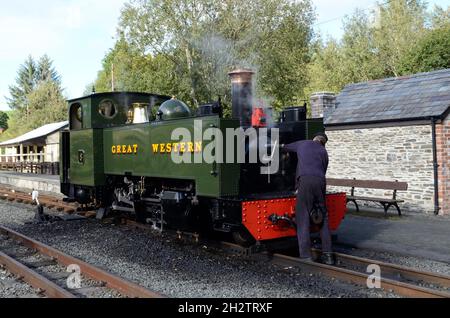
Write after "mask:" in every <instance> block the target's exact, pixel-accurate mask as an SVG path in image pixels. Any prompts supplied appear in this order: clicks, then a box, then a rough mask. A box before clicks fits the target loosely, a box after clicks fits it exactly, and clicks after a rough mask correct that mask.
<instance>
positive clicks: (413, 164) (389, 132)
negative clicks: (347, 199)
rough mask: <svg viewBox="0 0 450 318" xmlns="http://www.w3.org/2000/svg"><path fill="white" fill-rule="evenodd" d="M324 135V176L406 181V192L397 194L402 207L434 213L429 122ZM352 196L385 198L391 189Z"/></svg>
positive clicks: (359, 192) (349, 130)
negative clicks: (326, 166)
mask: <svg viewBox="0 0 450 318" xmlns="http://www.w3.org/2000/svg"><path fill="white" fill-rule="evenodd" d="M327 135H328V137H329V139H330V141H329V143H328V145H327V149H328V152H329V156H330V166H329V172H328V177H330V178H357V179H364V180H383V181H395V180H398V181H403V182H408V187H409V189H408V191H399V192H398V194H397V197H398V198H399V199H403V200H405V203H403V204H402V205H401V208H402V210H404V211H405V212H419V213H433V212H434V176H433V150H432V134H431V125H416V126H398V127H384V128H364V129H348V130H328V131H327ZM449 137H450V135H449ZM330 190H343V189H339V188H334V187H330ZM346 190H349V189H346ZM356 195H368V196H380V195H381V196H386V197H389V196H392V191H383V190H374V189H357V190H356ZM361 203H362V202H361ZM394 211H395V210H394Z"/></svg>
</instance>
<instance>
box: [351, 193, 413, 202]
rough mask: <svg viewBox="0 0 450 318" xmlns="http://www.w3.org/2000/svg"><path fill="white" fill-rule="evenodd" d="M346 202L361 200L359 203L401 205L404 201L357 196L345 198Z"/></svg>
mask: <svg viewBox="0 0 450 318" xmlns="http://www.w3.org/2000/svg"><path fill="white" fill-rule="evenodd" d="M347 200H361V201H376V202H387V203H395V202H397V203H402V202H405V201H404V200H394V199H388V198H371V197H358V196H351V195H350V196H347Z"/></svg>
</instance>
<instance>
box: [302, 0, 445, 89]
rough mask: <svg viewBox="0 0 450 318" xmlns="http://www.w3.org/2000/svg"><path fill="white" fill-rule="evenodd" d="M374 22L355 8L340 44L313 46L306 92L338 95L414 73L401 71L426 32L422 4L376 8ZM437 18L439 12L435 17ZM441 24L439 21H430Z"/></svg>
mask: <svg viewBox="0 0 450 318" xmlns="http://www.w3.org/2000/svg"><path fill="white" fill-rule="evenodd" d="M376 12H378V14H377V17H376V20H375V21H374V22H373V21H372V19H371V17H370V14H368V13H367V12H366V11H361V10H357V11H355V13H354V14H352V15H351V16H350V17H346V18H345V19H344V35H343V37H342V40H341V41H336V40H329V41H327V43H325V44H322V43H321V40H320V39H318V42H319V44H316V45H315V46H314V48H315V49H314V50H313V51H314V55H313V56H314V58H313V61H312V63H311V64H310V65H309V67H308V69H309V74H310V76H309V77H310V82H309V85H308V86H309V87H308V89H307V90H308V91H309V92H313V91H322V90H332V91H335V92H339V91H340V90H341V89H342V88H343V87H344V86H345V85H347V84H350V83H357V82H364V81H369V80H374V79H379V78H386V77H394V76H401V75H404V74H405V72H419V71H420V70H419V69H411V70H408V71H407V70H406V69H405V66H404V64H405V62H404V58H405V56H406V55H408V54H409V52H410V50H411V49H412V48H413V47H415V46H416V45H417V43H419V42H420V41H421V39H422V38H424V37H425V36H426V34H427V32H428V31H427V28H426V26H427V22H428V16H429V14H428V13H427V12H426V5H425V3H424V2H423V1H422V0H393V1H389V2H387V3H385V4H383V5H378V9H377V10H376ZM435 15H436V16H439V17H441V16H442V15H443V14H441V13H439V12H438V13H436V14H435ZM435 20H436V21H441V20H442V19H441V18H435Z"/></svg>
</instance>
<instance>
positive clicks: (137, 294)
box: [0, 226, 165, 298]
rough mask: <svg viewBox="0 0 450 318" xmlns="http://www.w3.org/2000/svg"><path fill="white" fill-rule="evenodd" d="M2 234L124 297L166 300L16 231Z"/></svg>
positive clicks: (2, 231)
mask: <svg viewBox="0 0 450 318" xmlns="http://www.w3.org/2000/svg"><path fill="white" fill-rule="evenodd" d="M0 233H2V234H4V235H6V236H8V237H10V238H11V239H13V240H16V241H19V242H21V243H22V244H23V245H24V246H26V247H29V248H32V249H35V250H37V251H38V252H40V253H41V254H43V255H45V256H48V257H51V258H54V259H55V260H56V261H57V262H58V263H60V264H62V265H64V266H69V265H78V266H79V267H80V270H81V274H82V275H84V276H86V277H88V278H91V279H93V280H95V281H101V282H104V283H105V284H106V287H109V288H111V289H114V290H117V291H119V292H120V293H121V294H122V295H125V296H128V297H132V298H164V297H165V296H163V295H161V294H159V293H156V292H153V291H150V290H148V289H146V288H144V287H142V286H139V285H137V284H135V283H132V282H130V281H127V280H124V279H122V278H120V277H117V276H114V275H112V274H110V273H108V272H106V271H104V270H102V269H99V268H97V267H95V266H93V265H90V264H88V263H86V262H84V261H81V260H79V259H76V258H74V257H72V256H69V255H67V254H65V253H63V252H61V251H58V250H56V249H54V248H53V247H50V246H48V245H45V244H43V243H40V242H38V241H36V240H34V239H32V238H29V237H26V236H25V235H22V234H20V233H18V232H16V231H14V230H11V229H8V228H6V227H4V226H0Z"/></svg>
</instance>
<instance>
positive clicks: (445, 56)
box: [401, 23, 450, 74]
mask: <svg viewBox="0 0 450 318" xmlns="http://www.w3.org/2000/svg"><path fill="white" fill-rule="evenodd" d="M401 64H402V67H401V70H402V72H403V73H409V74H412V73H418V72H430V71H434V70H439V69H444V68H450V23H448V24H447V25H446V26H442V27H440V28H438V29H435V30H432V31H429V32H428V33H427V35H426V36H425V37H424V38H423V39H421V41H419V42H418V43H417V44H416V45H415V46H413V47H412V48H411V50H410V51H409V52H408V54H405V56H404V57H403V59H402V63H401Z"/></svg>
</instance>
